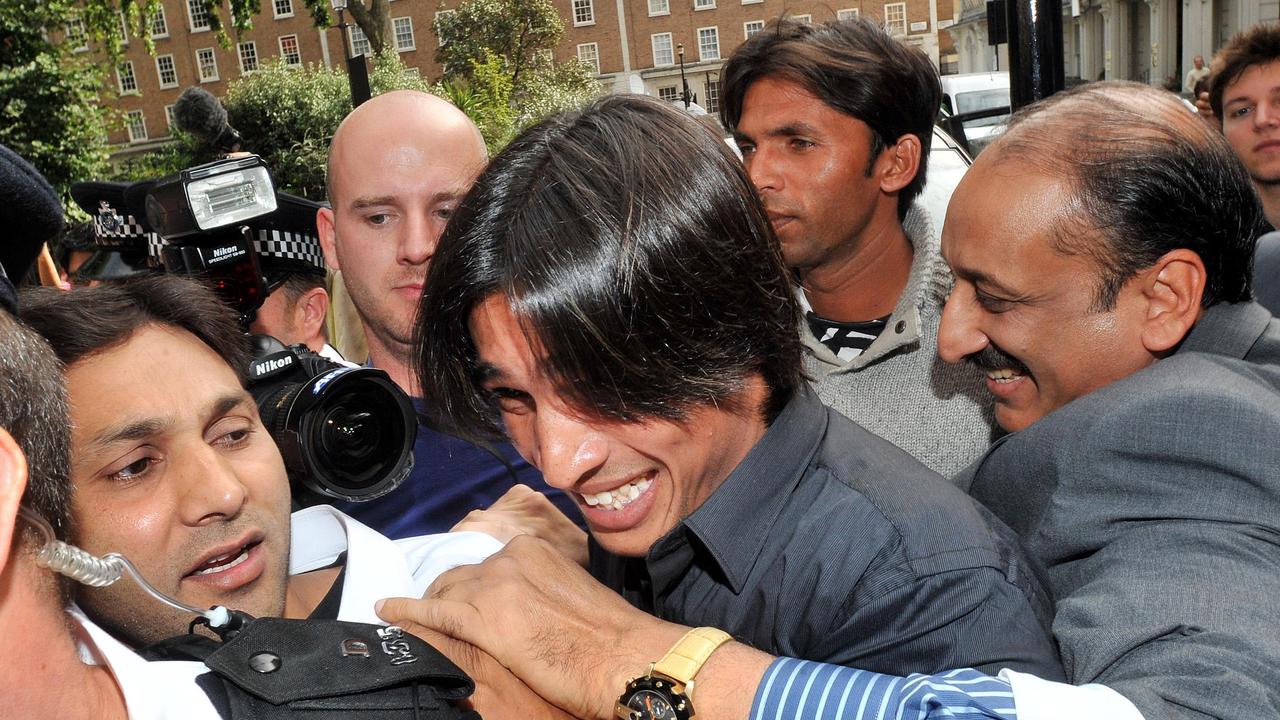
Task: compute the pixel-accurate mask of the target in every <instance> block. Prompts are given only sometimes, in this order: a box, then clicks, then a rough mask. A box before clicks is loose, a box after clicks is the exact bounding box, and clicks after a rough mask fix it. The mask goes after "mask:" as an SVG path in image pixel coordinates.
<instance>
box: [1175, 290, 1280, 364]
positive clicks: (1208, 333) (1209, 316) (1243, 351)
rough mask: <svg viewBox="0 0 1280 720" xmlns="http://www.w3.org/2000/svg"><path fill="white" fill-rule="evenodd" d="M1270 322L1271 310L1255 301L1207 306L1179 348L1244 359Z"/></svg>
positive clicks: (1180, 349)
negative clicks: (1268, 310)
mask: <svg viewBox="0 0 1280 720" xmlns="http://www.w3.org/2000/svg"><path fill="white" fill-rule="evenodd" d="M1270 323H1271V313H1269V312H1267V309H1266V308H1264V307H1262V306H1261V305H1259V304H1257V303H1255V302H1242V303H1225V302H1224V303H1218V304H1217V305H1213V306H1211V307H1209V308H1206V309H1205V311H1204V314H1203V315H1202V316H1201V317H1200V320H1199V321H1198V322H1197V323H1196V324H1195V325H1194V326H1192V328H1191V332H1190V333H1189V334H1188V335H1187V339H1186V340H1185V341H1184V342H1183V343H1182V347H1180V348H1178V349H1179V351H1184V350H1186V351H1194V352H1206V353H1213V354H1215V355H1225V356H1227V357H1232V358H1236V359H1243V358H1244V356H1245V355H1247V354H1249V350H1250V349H1251V348H1253V345H1254V343H1256V342H1257V341H1258V338H1259V337H1262V333H1264V332H1266V330H1267V325H1268V324H1270Z"/></svg>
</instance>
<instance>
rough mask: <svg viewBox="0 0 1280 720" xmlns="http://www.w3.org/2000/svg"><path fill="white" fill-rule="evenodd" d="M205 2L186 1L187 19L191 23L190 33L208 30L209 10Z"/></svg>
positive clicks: (196, 0) (197, 0) (200, 0)
mask: <svg viewBox="0 0 1280 720" xmlns="http://www.w3.org/2000/svg"><path fill="white" fill-rule="evenodd" d="M204 3H205V0H187V19H188V20H190V21H191V32H202V31H204V30H208V29H209V8H207V7H205V4H204Z"/></svg>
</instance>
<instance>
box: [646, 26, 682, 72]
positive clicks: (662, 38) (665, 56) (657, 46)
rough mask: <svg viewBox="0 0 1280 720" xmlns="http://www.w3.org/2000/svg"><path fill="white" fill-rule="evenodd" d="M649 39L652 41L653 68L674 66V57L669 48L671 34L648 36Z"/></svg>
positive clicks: (673, 52) (672, 51)
mask: <svg viewBox="0 0 1280 720" xmlns="http://www.w3.org/2000/svg"><path fill="white" fill-rule="evenodd" d="M650 39H651V40H652V41H653V66H654V67H661V66H663V65H673V64H675V61H676V56H675V51H674V50H672V48H671V33H657V34H654V35H652V36H650Z"/></svg>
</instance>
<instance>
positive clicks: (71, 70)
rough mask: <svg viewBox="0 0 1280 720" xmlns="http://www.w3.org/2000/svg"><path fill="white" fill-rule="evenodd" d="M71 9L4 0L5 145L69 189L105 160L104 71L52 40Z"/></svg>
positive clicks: (0, 118)
mask: <svg viewBox="0 0 1280 720" xmlns="http://www.w3.org/2000/svg"><path fill="white" fill-rule="evenodd" d="M71 8H72V5H71V3H69V2H67V1H66V0H42V1H41V2H35V1H34V0H22V1H21V2H4V3H0V143H3V144H5V145H7V146H8V147H10V148H11V149H12V150H13V151H14V152H16V153H18V154H19V155H21V156H23V157H25V158H26V159H27V160H29V161H30V162H31V163H32V164H33V165H35V167H36V168H37V169H39V170H40V172H41V173H43V174H44V175H45V177H47V178H48V179H49V181H50V182H51V183H53V185H54V186H55V187H57V188H58V189H59V190H61V191H63V192H64V193H65V191H66V189H67V187H68V186H69V185H70V184H71V183H72V182H74V181H76V180H82V179H84V178H88V177H93V176H95V175H96V174H97V173H99V172H100V171H101V170H102V168H103V167H105V165H106V160H107V152H106V147H105V142H104V140H103V138H105V137H106V117H105V111H104V110H103V109H102V108H101V107H100V105H99V101H98V92H99V90H100V89H101V87H102V73H101V70H100V69H99V68H98V67H96V66H94V65H93V64H91V63H90V62H89V61H88V59H87V58H84V57H82V56H76V55H75V54H73V53H72V52H71V49H70V48H68V47H66V46H64V45H61V44H55V43H53V42H51V40H50V38H51V36H52V35H51V32H52V31H61V30H62V26H63V23H64V22H65V19H66V17H67V13H69V12H70V11H71Z"/></svg>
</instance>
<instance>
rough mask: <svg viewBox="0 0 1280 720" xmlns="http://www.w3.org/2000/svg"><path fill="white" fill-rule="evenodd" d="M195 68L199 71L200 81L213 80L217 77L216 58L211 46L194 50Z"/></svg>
mask: <svg viewBox="0 0 1280 720" xmlns="http://www.w3.org/2000/svg"><path fill="white" fill-rule="evenodd" d="M196 68H197V69H198V70H199V72H200V82H202V83H207V82H215V81H216V80H217V79H218V58H217V56H215V55H214V54H213V48H201V49H199V50H197V51H196Z"/></svg>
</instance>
